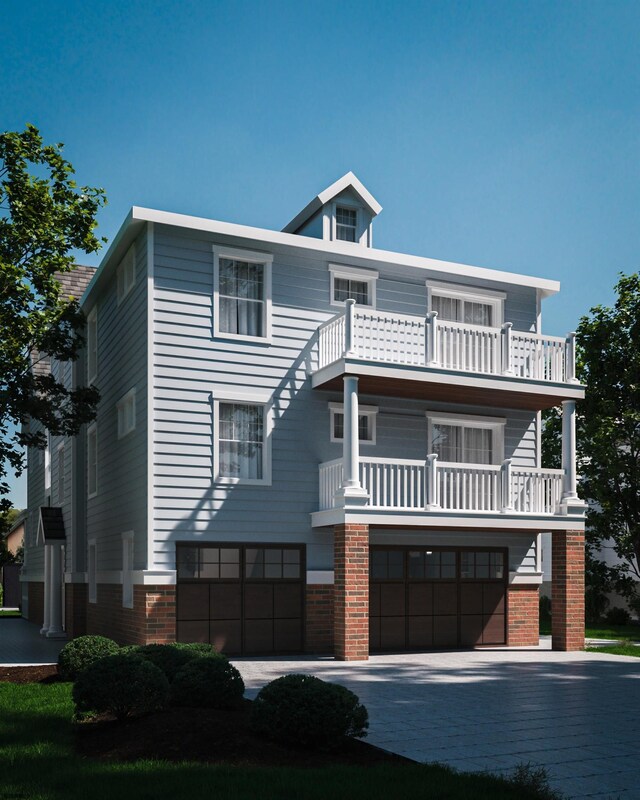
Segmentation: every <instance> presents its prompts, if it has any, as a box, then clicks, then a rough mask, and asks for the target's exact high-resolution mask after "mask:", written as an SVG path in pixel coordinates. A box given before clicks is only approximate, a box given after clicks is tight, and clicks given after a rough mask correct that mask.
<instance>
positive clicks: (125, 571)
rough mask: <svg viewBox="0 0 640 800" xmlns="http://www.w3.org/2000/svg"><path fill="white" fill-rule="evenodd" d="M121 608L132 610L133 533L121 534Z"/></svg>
mask: <svg viewBox="0 0 640 800" xmlns="http://www.w3.org/2000/svg"><path fill="white" fill-rule="evenodd" d="M122 606H123V607H124V608H133V531H127V532H126V533H123V534H122Z"/></svg>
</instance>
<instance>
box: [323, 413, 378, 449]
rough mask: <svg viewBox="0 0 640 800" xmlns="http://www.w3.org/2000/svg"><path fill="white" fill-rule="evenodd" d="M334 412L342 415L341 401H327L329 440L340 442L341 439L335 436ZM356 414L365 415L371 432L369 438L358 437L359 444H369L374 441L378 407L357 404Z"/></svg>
mask: <svg viewBox="0 0 640 800" xmlns="http://www.w3.org/2000/svg"><path fill="white" fill-rule="evenodd" d="M336 414H342V415H343V416H344V404H343V403H329V426H330V427H329V440H330V441H331V442H340V443H341V444H342V442H343V441H344V440H343V439H339V438H338V437H337V436H335V416H336ZM358 416H359V417H367V422H368V425H369V433H370V434H371V438H370V439H360V438H359V439H358V441H359V442H360V444H361V445H369V444H375V443H376V436H377V427H378V426H377V424H376V421H377V418H378V407H377V406H358Z"/></svg>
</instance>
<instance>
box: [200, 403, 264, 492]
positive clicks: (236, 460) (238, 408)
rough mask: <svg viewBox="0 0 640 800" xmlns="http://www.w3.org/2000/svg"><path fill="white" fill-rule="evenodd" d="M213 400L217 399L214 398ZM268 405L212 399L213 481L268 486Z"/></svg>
mask: <svg viewBox="0 0 640 800" xmlns="http://www.w3.org/2000/svg"><path fill="white" fill-rule="evenodd" d="M214 398H216V395H215V394H214ZM270 415H271V411H270V404H269V403H268V402H267V401H266V398H265V402H254V401H253V400H252V399H251V398H250V397H249V396H248V397H246V398H245V397H236V398H227V397H226V396H225V395H224V393H223V396H222V397H220V396H219V395H218V398H217V399H214V426H215V440H216V441H215V449H214V453H215V459H214V473H215V479H216V480H217V481H218V482H220V483H254V484H269V483H270V481H271V475H270V461H269V428H270V418H271V417H270Z"/></svg>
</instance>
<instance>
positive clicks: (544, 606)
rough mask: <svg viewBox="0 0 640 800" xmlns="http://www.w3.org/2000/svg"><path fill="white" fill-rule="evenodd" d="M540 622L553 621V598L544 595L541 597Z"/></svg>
mask: <svg viewBox="0 0 640 800" xmlns="http://www.w3.org/2000/svg"><path fill="white" fill-rule="evenodd" d="M539 608H540V620H541V621H544V622H548V621H549V620H550V619H551V598H550V597H547V596H546V595H544V594H541V595H540V601H539Z"/></svg>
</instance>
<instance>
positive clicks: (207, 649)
mask: <svg viewBox="0 0 640 800" xmlns="http://www.w3.org/2000/svg"><path fill="white" fill-rule="evenodd" d="M173 646H174V647H177V648H178V649H179V650H188V651H189V652H192V653H198V654H199V655H201V656H222V653H219V652H218V651H217V650H216V649H215V647H214V646H213V645H212V644H208V643H207V642H187V643H185V642H176V643H175V644H174V645H173ZM223 658H226V656H223Z"/></svg>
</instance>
